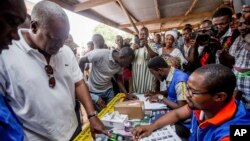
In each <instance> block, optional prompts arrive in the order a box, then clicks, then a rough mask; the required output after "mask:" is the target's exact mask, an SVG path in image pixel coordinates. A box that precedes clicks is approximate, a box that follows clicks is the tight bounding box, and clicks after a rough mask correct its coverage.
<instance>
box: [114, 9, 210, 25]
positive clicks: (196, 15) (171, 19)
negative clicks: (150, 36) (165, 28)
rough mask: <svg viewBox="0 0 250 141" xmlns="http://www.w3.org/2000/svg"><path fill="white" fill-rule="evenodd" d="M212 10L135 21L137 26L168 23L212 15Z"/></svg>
mask: <svg viewBox="0 0 250 141" xmlns="http://www.w3.org/2000/svg"><path fill="white" fill-rule="evenodd" d="M210 15H211V12H203V13H198V14H189V15H187V16H186V17H183V16H176V17H170V18H161V19H154V20H149V21H142V22H137V23H135V25H136V26H138V25H147V24H154V23H166V22H173V21H181V20H183V19H184V18H187V19H188V18H194V17H196V18H200V17H207V16H210ZM131 26H132V24H123V25H120V26H119V28H120V29H122V28H127V27H131Z"/></svg>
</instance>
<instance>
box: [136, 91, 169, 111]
mask: <svg viewBox="0 0 250 141" xmlns="http://www.w3.org/2000/svg"><path fill="white" fill-rule="evenodd" d="M135 95H136V96H137V97H138V98H139V100H140V101H143V102H144V108H145V110H157V109H167V106H166V105H165V104H164V103H159V102H156V103H151V102H150V101H149V100H148V98H147V97H145V96H144V94H135Z"/></svg>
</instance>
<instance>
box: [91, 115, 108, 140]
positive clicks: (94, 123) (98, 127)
mask: <svg viewBox="0 0 250 141" xmlns="http://www.w3.org/2000/svg"><path fill="white" fill-rule="evenodd" d="M89 122H90V132H91V135H92V137H93V139H95V135H96V134H105V135H107V136H109V137H111V133H109V132H108V130H106V129H105V127H104V125H103V123H102V122H101V120H100V119H99V118H98V117H97V116H94V117H91V118H90V119H89Z"/></svg>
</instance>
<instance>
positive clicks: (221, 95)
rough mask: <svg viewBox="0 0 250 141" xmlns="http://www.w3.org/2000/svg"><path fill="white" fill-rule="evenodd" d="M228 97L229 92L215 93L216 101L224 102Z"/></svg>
mask: <svg viewBox="0 0 250 141" xmlns="http://www.w3.org/2000/svg"><path fill="white" fill-rule="evenodd" d="M227 97H228V95H227V93H225V92H219V93H216V94H215V96H214V100H215V101H216V102H222V101H225V100H226V99H227Z"/></svg>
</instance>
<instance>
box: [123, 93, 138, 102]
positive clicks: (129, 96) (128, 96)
mask: <svg viewBox="0 0 250 141" xmlns="http://www.w3.org/2000/svg"><path fill="white" fill-rule="evenodd" d="M137 99H138V97H137V96H136V95H134V94H131V93H128V94H126V100H137Z"/></svg>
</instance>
